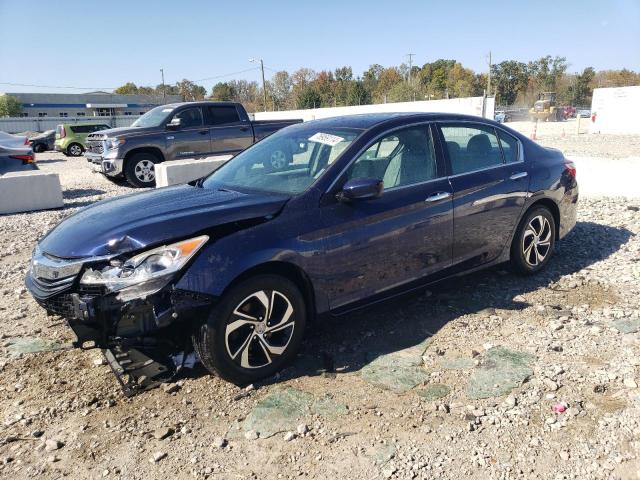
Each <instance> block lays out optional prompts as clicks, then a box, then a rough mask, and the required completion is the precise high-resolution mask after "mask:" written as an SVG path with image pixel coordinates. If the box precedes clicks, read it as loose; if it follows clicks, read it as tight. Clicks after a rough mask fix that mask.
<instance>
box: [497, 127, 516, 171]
mask: <svg viewBox="0 0 640 480" xmlns="http://www.w3.org/2000/svg"><path fill="white" fill-rule="evenodd" d="M496 130H497V132H498V138H499V139H500V146H501V147H502V152H503V153H504V159H505V162H507V163H515V162H517V161H519V160H520V155H519V153H520V144H519V143H518V140H517V139H516V138H515V137H513V136H511V135H509V134H508V133H506V132H503V131H502V130H500V129H496Z"/></svg>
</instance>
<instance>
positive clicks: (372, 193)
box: [336, 178, 384, 202]
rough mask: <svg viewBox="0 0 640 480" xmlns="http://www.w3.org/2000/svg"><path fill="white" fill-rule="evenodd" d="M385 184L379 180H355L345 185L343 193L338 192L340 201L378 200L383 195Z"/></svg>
mask: <svg viewBox="0 0 640 480" xmlns="http://www.w3.org/2000/svg"><path fill="white" fill-rule="evenodd" d="M383 190H384V183H383V182H382V180H378V179H377V178H353V179H351V180H349V181H348V182H347V183H345V184H344V186H343V187H342V191H340V192H338V194H337V196H336V197H337V198H338V200H339V201H341V202H343V201H347V202H348V201H351V200H367V199H373V198H378V197H380V196H381V195H382V191H383Z"/></svg>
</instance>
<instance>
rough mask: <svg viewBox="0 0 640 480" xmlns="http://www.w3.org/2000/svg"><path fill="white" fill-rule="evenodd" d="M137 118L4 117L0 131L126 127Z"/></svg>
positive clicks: (118, 116) (134, 116) (127, 116)
mask: <svg viewBox="0 0 640 480" xmlns="http://www.w3.org/2000/svg"><path fill="white" fill-rule="evenodd" d="M138 118H139V117H138V116H136V115H114V116H108V117H4V118H0V131H3V132H7V133H22V132H44V131H45V130H55V128H56V125H60V124H61V123H105V124H107V125H109V126H111V127H112V128H115V127H128V126H129V125H131V124H132V123H133V122H134V121H135V120H136V119H138Z"/></svg>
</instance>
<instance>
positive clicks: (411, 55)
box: [407, 53, 415, 85]
mask: <svg viewBox="0 0 640 480" xmlns="http://www.w3.org/2000/svg"><path fill="white" fill-rule="evenodd" d="M414 56H415V53H407V57H409V75H407V77H408V78H407V82H409V85H411V67H412V66H413V57H414Z"/></svg>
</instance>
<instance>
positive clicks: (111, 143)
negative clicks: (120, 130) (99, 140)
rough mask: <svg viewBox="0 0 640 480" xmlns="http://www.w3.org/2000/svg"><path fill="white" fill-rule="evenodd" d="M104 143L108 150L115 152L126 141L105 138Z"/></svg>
mask: <svg viewBox="0 0 640 480" xmlns="http://www.w3.org/2000/svg"><path fill="white" fill-rule="evenodd" d="M106 142H107V149H108V150H115V149H116V148H118V147H119V146H120V145H122V144H123V143H124V142H126V140H125V139H124V138H107V140H106Z"/></svg>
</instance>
